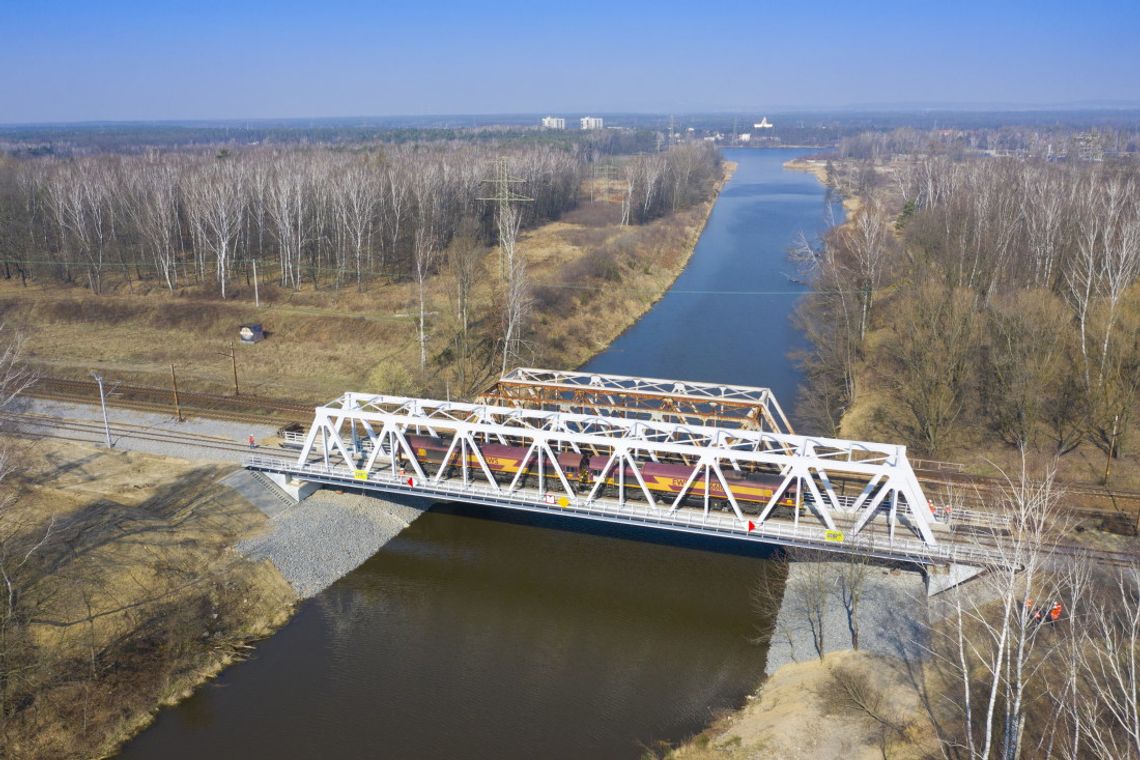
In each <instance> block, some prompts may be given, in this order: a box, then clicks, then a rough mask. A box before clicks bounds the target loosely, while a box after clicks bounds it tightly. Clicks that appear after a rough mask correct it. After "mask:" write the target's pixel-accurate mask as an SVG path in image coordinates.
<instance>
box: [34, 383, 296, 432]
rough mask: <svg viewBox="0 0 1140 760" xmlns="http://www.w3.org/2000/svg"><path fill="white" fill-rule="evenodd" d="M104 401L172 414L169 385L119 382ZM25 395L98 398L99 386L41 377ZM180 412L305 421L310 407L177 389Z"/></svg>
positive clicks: (237, 418) (91, 400)
mask: <svg viewBox="0 0 1140 760" xmlns="http://www.w3.org/2000/svg"><path fill="white" fill-rule="evenodd" d="M112 388H113V390H112V392H111V393H109V394H108V396H107V403H108V405H110V406H116V407H120V408H126V409H135V410H138V411H146V412H158V413H161V414H170V415H173V414H175V411H176V408H175V405H174V394H173V391H171V389H170V388H157V387H154V386H146V385H128V384H125V383H120V384H117V385H114V386H112ZM25 393H26V395H29V396H34V397H36V398H42V399H48V400H53V401H80V402H84V403H98V402H99V386H98V384H96V383H95V382H94V381H90V380H69V379H66V378H59V377H41V378H39V379H38V380H37V381H36V383H35V385H33V386H32V387H31V388H29V389H28V390H27V391H25ZM178 401H179V405H180V406H181V408H182V411H183V413H188V414H192V415H194V416H199V417H209V418H213V419H223V420H232V421H234V422H260V423H264V422H265V421H266V419H267V417H268V418H272V419H273V420H275V421H280V422H308V421H309V420H310V419H311V418H312V414H313V407H312V406H310V405H306V404H299V403H296V402H291V401H285V400H281V399H272V398H266V397H262V396H224V395H221V394H217V393H202V392H199V391H181V390H180V391H179V392H178Z"/></svg>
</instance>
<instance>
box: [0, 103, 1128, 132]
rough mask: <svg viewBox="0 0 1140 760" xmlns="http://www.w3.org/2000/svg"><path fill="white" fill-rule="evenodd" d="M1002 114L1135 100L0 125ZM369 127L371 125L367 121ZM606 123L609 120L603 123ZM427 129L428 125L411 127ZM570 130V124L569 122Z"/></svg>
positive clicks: (1106, 110)
mask: <svg viewBox="0 0 1140 760" xmlns="http://www.w3.org/2000/svg"><path fill="white" fill-rule="evenodd" d="M940 114H947V115H986V116H995V115H1005V114H1057V115H1109V114H1119V115H1123V116H1132V117H1135V118H1137V119H1140V101H1137V102H1120V103H1112V102H1105V103H1089V102H1073V103H1056V104H1028V103H1027V104H1022V105H1018V104H1012V103H994V104H984V103H972V104H959V105H955V104H926V105H923V104H904V103H899V104H867V105H863V104H854V105H851V106H802V107H799V108H791V107H783V108H782V107H774V108H770V109H767V110H761V109H755V110H720V111H717V110H702V111H676V112H665V111H603V110H594V111H583V110H573V109H549V110H546V111H514V112H499V113H491V112H487V113H458V112H456V113H444V112H439V113H419V114H417V113H392V114H344V115H331V116H314V115H298V116H290V115H280V116H255V117H249V116H232V117H209V116H206V117H201V118H192V119H179V118H169V119H165V118H164V119H80V120H74V121H22V122H5V121H0V129H19V128H37V127H48V128H50V127H98V126H132V125H156V126H171V127H180V126H194V127H208V126H226V127H231V126H233V127H241V126H243V125H248V126H252V125H257V126H265V125H270V124H283V123H290V122H314V123H320V122H329V123H331V122H350V121H359V122H384V121H409V122H411V121H415V120H431V119H467V120H472V121H476V120H477V121H478V122H479V123H475V124H471V125H466V127H467V128H475V127H493V126H503V127H520V126H530V125H524V124H519V123H514V124H512V123H508V122H502V121H494V120H495V119H524V118H525V119H532V118H533V119H538V118H541V117H543V116H562V117H567V118H578V117H579V116H599V117H604V118H607V119H610V118H614V119H620V118H621V117H623V116H624V117H636V118H652V117H658V118H669V117H676V118H681V119H686V118H688V119H693V118H698V117H714V118H724V117H744V116H755V117H756V118H761V117H763V116H768V117H788V116H809V115H814V116H820V117H827V116H833V117H859V116H862V117H869V116H877V115H884V116H931V115H940ZM370 126H373V125H370ZM607 126H609V125H607ZM417 128H421V129H432V128H433V127H422V126H420V127H417ZM438 128H439V129H456V128H464V127H461V126H449V127H438ZM569 129H570V130H571V131H573V129H574V128H573V127H569Z"/></svg>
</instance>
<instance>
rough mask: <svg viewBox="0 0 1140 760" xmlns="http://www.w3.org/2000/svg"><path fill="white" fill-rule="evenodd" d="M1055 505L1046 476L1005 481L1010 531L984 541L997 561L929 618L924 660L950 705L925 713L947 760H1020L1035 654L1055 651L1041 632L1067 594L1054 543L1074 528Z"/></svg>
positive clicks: (1040, 674) (1039, 666) (1037, 676)
mask: <svg viewBox="0 0 1140 760" xmlns="http://www.w3.org/2000/svg"><path fill="white" fill-rule="evenodd" d="M1058 497H1059V493H1058V491H1057V490H1056V488H1055V487H1054V485H1053V473H1052V472H1050V473H1048V474H1047V475H1046V476H1045V477H1044V478H1043V479H1042V480H1033V479H1031V478H1030V477H1029V476H1028V475H1027V474H1026V472H1025V471H1024V470H1023V471H1022V473H1021V475H1020V476H1019V478H1018V480H1017V481H1010V482H1009V486H1008V491H1007V493H1006V494H1005V496H1004V497H1003V499H1002V504H1001V506H1002V508H1003V510H1002V514H1003V516H1004V517H1005V519H1006V521H1007V522H1006V525H1007V526H1008V527H1007V528H1006V529H1003V530H995V531H994V532H993V533H992V535H988V536H986V537H985V541H986V544H987V547H988V548H989V549H990V551H992V552H994V553H995V556H997V557H998V558H999V559H998V560H997V561H995V562H994V563H993V564H992V565H991V566H990V567H989V568H988V570H987V572H986V573H985V574H983V575H982V576H981V577H979V578H978V579H976V580H974V581H972V582H971V584H970V586H969V587H966V588H963V589H960V590H956V591H954V592H951V595H950V601H942V602H940V603H939V604H938V605H937V606H936V609H935V610H934V611H932V615H931V619H932V620H933V621H934V622H933V623H932V625H931V627H930V635H929V641H930V642H931V644H930V650H929V652H930V655H931V662H932V667H933V668H934V669H935V671H936V672H937V673H938V674H939V679H940V681H939V683H941V684H942V686H943V688H944V689H945V691H944V694H945V695H946V701H945V702H942V703H940V704H934V705H931V704H928V709H931V711H932V715H931V718H932V719H933V720H934V721H935V723H936V724H938V725H941V726H943V727H944V730H947V729H948V730H949V731H950V733H949V734H948V735H945V736H943V740H944V743H945V746H944V748H943V749H944V753H946V754H947V755H955V756H956V755H959V754H964V755H965V756H966V757H969V758H971V759H972V760H973V759H975V758H977V759H979V760H980V759H983V758H985V759H988V758H992V757H995V756H999V757H1002V758H1006V759H1009V760H1012V759H1013V758H1016V757H1018V755H1019V752H1020V747H1021V742H1022V739H1023V732H1024V730H1025V721H1026V718H1027V715H1026V709H1027V708H1026V705H1027V699H1028V694H1029V693H1030V691H1031V689H1038V688H1040V687H1041V686H1043V680H1044V678H1045V674H1046V671H1045V670H1044V669H1043V664H1044V660H1043V658H1042V657H1041V656H1039V653H1038V652H1037V650H1038V649H1039V648H1043V649H1048V648H1050V647H1051V645H1052V642H1051V640H1050V638H1049V637H1048V636H1046V635H1044V631H1043V628H1044V627H1045V626H1046V625H1048V621H1049V619H1050V618H1049V612H1050V610H1051V608H1052V607H1053V605H1054V604H1055V603H1056V602H1059V601H1060V600H1061V599H1062V598H1063V596H1064V593H1065V586H1064V577H1063V575H1061V574H1058V573H1056V572H1054V571H1053V567H1054V562H1053V553H1054V551H1055V546H1056V543H1055V542H1056V539H1057V537H1058V536H1060V535H1063V534H1064V533H1065V532H1066V531H1067V529H1068V526H1069V524H1070V521H1069V519H1068V518H1067V516H1066V514H1065V513H1064V511H1063V510H1062V509H1061V507H1060V503H1059V498H1058ZM947 715H949V716H950V717H949V723H947ZM955 726H956V728H955Z"/></svg>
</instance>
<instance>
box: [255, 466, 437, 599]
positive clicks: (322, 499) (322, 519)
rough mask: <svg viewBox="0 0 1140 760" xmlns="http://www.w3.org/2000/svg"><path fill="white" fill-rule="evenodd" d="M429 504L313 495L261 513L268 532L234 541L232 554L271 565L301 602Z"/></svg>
mask: <svg viewBox="0 0 1140 760" xmlns="http://www.w3.org/2000/svg"><path fill="white" fill-rule="evenodd" d="M265 487H266V488H272V486H265ZM429 506H430V502H428V501H427V500H416V501H406V502H396V501H391V500H389V499H382V498H377V497H373V496H365V495H361V494H338V493H335V492H333V491H317V492H316V493H315V494H313V495H312V496H310V497H309V498H307V499H305V500H304V501H303V502H300V503H299V504H294V505H292V506H290V507H288V508H286V509H276V510H267V509H263V511H266V512H267V513H268V512H269V511H273V512H274V514H273V515H272V516H271V519H270V522H269V527H268V529H267V530H266V531H265V532H264V533H262V534H261V535H259V536H256V537H254V538H251V539H248V540H246V541H242V542H240V543H239V544H238V545H237V550H238V551H239V552H241V553H242V554H244V555H245V556H246V557H248V558H250V559H252V560H262V559H268V560H269V561H271V562H272V563H273V564H274V565H275V566H276V567H277V569H278V570H280V571H281V574H282V575H283V576H285V579H286V580H287V581H289V584H290V585H291V586H292V587H293V590H294V591H296V592H297V595H298V596H300V597H301V598H303V599H305V598H308V597H311V596H316V595H317V594H319V593H320V592H321V591H323V590H324V589H326V588H328V587H329V586H330V585H332V584H333V583H334V582H336V581H337V580H339V579H340V578H342V577H344V576H345V575H347V574H348V573H350V572H352V571H353V570H355V569H356V568H357V567H359V566H360V565H361V564H363V563H364V561H365V560H367V559H368V558H369V557H371V556H372V555H373V554H375V553H376V552H377V551H379V550H380V548H381V547H382V546H384V544H386V543H388V541H390V540H392V539H393V538H394V537H396V536H397V535H399V533H400V531H402V530H403V529H404V528H406V527H408V525H409V524H411V522H412V521H413V520H415V519H416V518H417V517H419V516H420V515H421V514H423V512H424V511H425V510H427V508H428V507H429Z"/></svg>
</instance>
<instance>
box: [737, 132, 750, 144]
mask: <svg viewBox="0 0 1140 760" xmlns="http://www.w3.org/2000/svg"><path fill="white" fill-rule="evenodd" d="M737 137H739V138H740V142H751V141H752V133H751V132H745V133H744V134H741V135H737Z"/></svg>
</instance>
